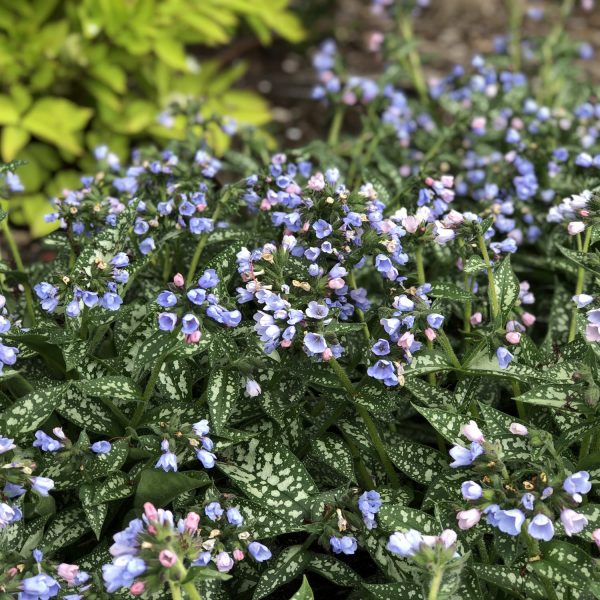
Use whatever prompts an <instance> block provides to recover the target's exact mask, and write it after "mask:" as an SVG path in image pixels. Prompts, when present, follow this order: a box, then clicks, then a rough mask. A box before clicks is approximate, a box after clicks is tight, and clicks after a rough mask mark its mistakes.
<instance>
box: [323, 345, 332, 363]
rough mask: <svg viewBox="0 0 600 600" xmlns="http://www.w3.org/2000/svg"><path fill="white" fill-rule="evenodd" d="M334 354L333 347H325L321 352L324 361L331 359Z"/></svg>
mask: <svg viewBox="0 0 600 600" xmlns="http://www.w3.org/2000/svg"><path fill="white" fill-rule="evenodd" d="M332 356H333V352H332V351H331V348H325V350H323V352H322V353H321V358H322V359H323V360H324V361H329V360H331V358H332Z"/></svg>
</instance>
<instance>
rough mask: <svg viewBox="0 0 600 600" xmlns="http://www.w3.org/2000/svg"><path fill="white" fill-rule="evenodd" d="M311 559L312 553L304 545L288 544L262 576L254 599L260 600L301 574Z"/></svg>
mask: <svg viewBox="0 0 600 600" xmlns="http://www.w3.org/2000/svg"><path fill="white" fill-rule="evenodd" d="M309 561H310V553H309V552H308V551H306V550H304V549H303V548H302V546H288V547H287V548H285V550H284V551H283V552H282V553H281V554H280V555H279V556H278V557H277V559H276V561H275V564H274V565H273V566H270V567H269V568H268V569H267V570H266V571H265V572H264V573H263V574H262V576H261V578H260V580H259V582H258V585H257V586H256V589H255V590H254V595H253V596H252V600H260V599H261V598H264V597H265V596H268V595H269V594H270V593H271V592H273V591H274V590H276V589H277V588H279V587H281V586H282V585H284V584H286V583H288V582H289V581H292V580H293V579H295V578H296V577H298V576H299V575H301V574H302V573H303V572H304V570H305V569H306V567H307V565H308V563H309Z"/></svg>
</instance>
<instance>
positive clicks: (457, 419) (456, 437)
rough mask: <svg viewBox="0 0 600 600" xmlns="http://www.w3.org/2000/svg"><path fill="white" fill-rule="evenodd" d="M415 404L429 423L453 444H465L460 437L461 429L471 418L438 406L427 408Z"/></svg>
mask: <svg viewBox="0 0 600 600" xmlns="http://www.w3.org/2000/svg"><path fill="white" fill-rule="evenodd" d="M413 406H414V407H415V408H416V409H417V410H418V411H419V412H420V413H421V414H422V415H423V416H424V417H425V418H426V419H427V421H429V424H430V425H431V426H432V427H433V428H434V429H435V430H436V431H438V433H440V434H441V435H442V436H443V437H444V438H446V439H447V440H448V441H449V442H451V443H453V444H460V445H464V443H465V441H464V440H463V439H462V438H461V437H460V430H461V428H462V426H463V425H465V424H466V423H468V421H469V419H468V418H467V417H466V416H465V415H462V414H457V413H454V412H449V411H446V410H440V409H438V408H425V407H423V406H417V405H416V404H413Z"/></svg>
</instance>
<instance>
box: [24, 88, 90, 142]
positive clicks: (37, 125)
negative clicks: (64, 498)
mask: <svg viewBox="0 0 600 600" xmlns="http://www.w3.org/2000/svg"><path fill="white" fill-rule="evenodd" d="M92 114H93V111H92V109H90V108H84V107H81V106H77V105H76V104H74V103H73V102H71V101H70V100H67V99H66V98H58V97H51V96H48V97H46V98H40V99H38V100H36V101H35V103H34V104H33V106H32V107H31V108H30V110H29V111H28V112H27V114H26V115H25V116H24V117H23V120H22V121H21V125H22V127H23V128H24V129H26V130H27V131H29V132H30V133H32V134H33V135H35V136H36V137H38V138H40V139H42V140H44V141H46V142H49V143H51V144H54V145H55V146H57V147H58V148H61V149H63V150H66V151H67V152H71V153H72V154H80V153H81V151H82V147H81V139H80V138H81V136H80V135H79V132H80V131H81V130H82V129H83V128H84V127H85V126H86V124H87V122H88V121H89V120H90V118H91V116H92Z"/></svg>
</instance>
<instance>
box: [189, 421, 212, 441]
mask: <svg viewBox="0 0 600 600" xmlns="http://www.w3.org/2000/svg"><path fill="white" fill-rule="evenodd" d="M192 429H193V430H194V433H195V434H196V435H199V436H200V437H202V436H204V435H208V434H209V433H210V427H209V425H208V419H202V420H201V421H198V422H197V423H194V424H193V425H192Z"/></svg>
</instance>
